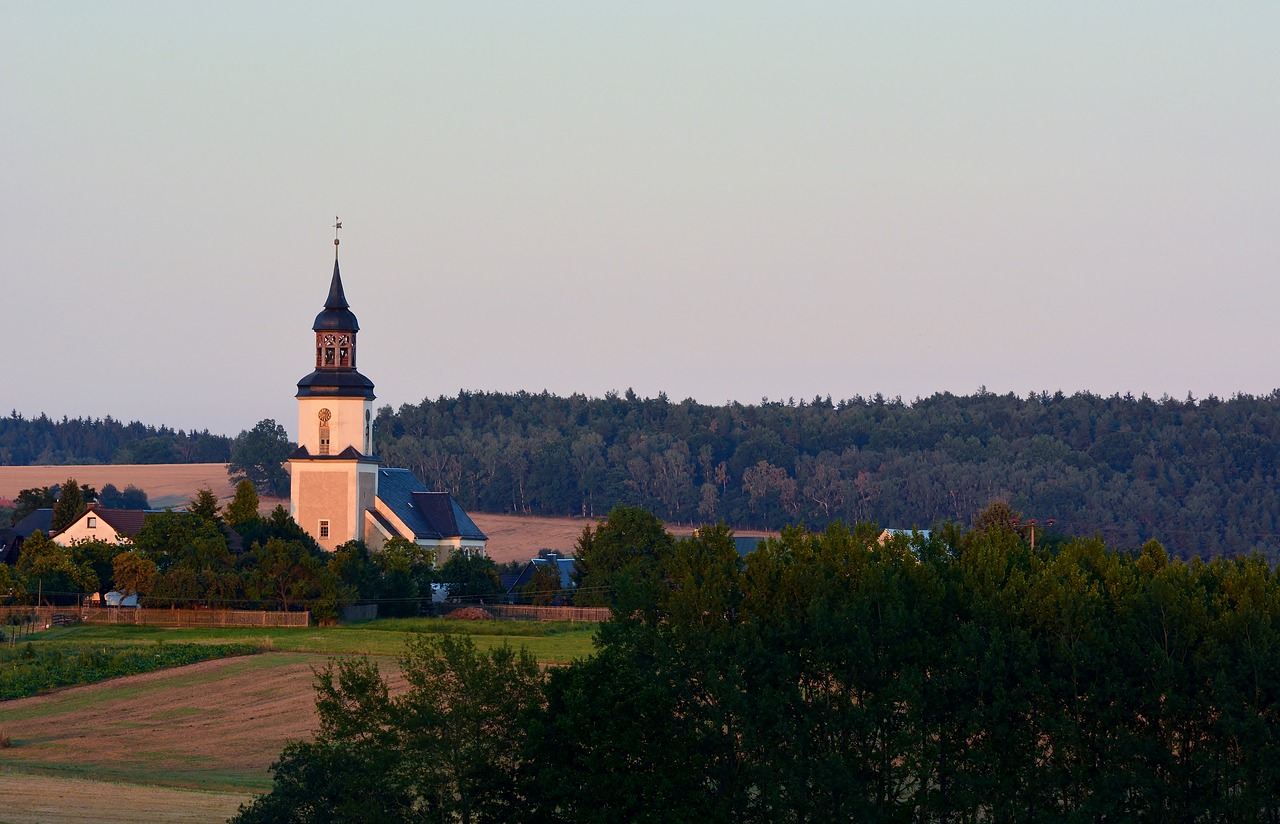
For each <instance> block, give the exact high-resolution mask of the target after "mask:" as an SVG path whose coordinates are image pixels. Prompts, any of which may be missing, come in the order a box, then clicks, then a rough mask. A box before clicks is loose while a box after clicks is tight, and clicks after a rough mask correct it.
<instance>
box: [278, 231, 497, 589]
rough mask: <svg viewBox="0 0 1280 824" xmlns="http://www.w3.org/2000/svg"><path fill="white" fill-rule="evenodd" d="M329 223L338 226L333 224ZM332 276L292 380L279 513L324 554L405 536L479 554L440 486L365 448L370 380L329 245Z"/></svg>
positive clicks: (438, 551) (474, 534)
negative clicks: (300, 370)
mask: <svg viewBox="0 0 1280 824" xmlns="http://www.w3.org/2000/svg"><path fill="white" fill-rule="evenodd" d="M338 226H341V224H340V223H339V224H338ZM333 245H334V255H333V279H332V280H331V281H330V283H329V296H328V298H327V299H326V300H325V302H324V309H323V310H321V312H320V314H318V315H316V321H315V324H314V325H312V327H311V328H312V330H313V331H314V332H315V336H316V338H315V340H316V363H315V370H314V371H312V372H311V373H310V374H309V375H307V376H306V377H304V378H303V379H302V380H300V381H298V394H297V395H296V397H297V399H298V448H297V449H296V450H295V451H294V452H293V454H292V455H290V456H289V476H290V495H289V511H290V514H291V515H293V519H294V520H295V521H297V522H298V524H299V525H300V526H301V527H302V528H303V529H304V530H306V531H307V532H308V533H309V534H310V535H311V537H313V538H315V539H316V541H317V542H319V544H320V546H322V547H324V548H325V549H326V550H329V551H333V550H334V549H335V548H336V547H338V546H339V545H340V544H344V543H346V542H347V541H350V540H362V541H364V542H365V543H366V544H367V545H368V546H369V548H370V549H371V550H377V549H380V548H381V547H382V546H383V545H384V544H385V543H386V542H387V540H388V539H390V538H406V539H408V540H410V541H413V542H414V543H416V544H418V545H419V546H422V547H425V548H428V549H432V550H434V551H435V559H436V564H437V565H439V564H443V563H444V562H445V561H446V560H447V559H448V558H449V556H450V555H452V554H453V553H455V552H462V553H465V554H479V555H484V548H485V544H486V542H487V541H488V538H487V537H486V536H485V534H484V533H483V532H481V531H480V528H479V527H477V526H476V524H475V522H474V521H472V520H471V518H470V517H469V516H468V515H467V513H466V512H464V511H463V510H462V507H461V506H459V505H458V502H457V501H455V500H454V499H453V496H452V495H450V494H449V493H447V492H432V491H430V490H428V489H427V488H426V486H424V485H423V484H422V482H421V481H419V480H418V478H417V477H416V476H415V475H414V474H413V473H412V472H410V471H409V470H407V469H392V468H389V467H384V466H382V465H381V464H380V463H379V461H378V458H377V457H376V456H375V455H374V454H373V401H374V394H373V381H371V380H369V379H368V378H366V377H365V376H364V375H362V374H360V372H359V371H358V370H357V369H356V352H357V346H356V335H357V333H358V332H359V331H360V324H359V323H357V322H356V316H355V314H354V313H353V312H352V311H351V306H350V304H348V303H347V297H346V294H345V292H344V291H343V288H342V275H341V273H340V272H339V270H338V241H337V239H335V240H334V241H333Z"/></svg>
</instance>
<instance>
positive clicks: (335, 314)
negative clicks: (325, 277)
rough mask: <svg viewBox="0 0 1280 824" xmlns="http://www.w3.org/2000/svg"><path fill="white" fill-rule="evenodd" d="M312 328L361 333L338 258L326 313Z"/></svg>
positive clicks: (330, 286)
mask: <svg viewBox="0 0 1280 824" xmlns="http://www.w3.org/2000/svg"><path fill="white" fill-rule="evenodd" d="M311 328H312V329H314V330H315V331H317V332H320V331H324V330H333V331H341V332H351V333H352V334H353V335H354V334H355V333H356V332H359V331H360V323H359V322H358V321H357V320H356V316H355V314H354V313H353V312H352V311H351V304H349V303H347V294H346V292H345V291H343V289H342V273H341V272H340V271H338V259H337V258H334V260H333V280H331V281H330V282H329V297H328V298H326V299H325V302H324V311H322V312H321V313H320V314H318V315H316V322H315V324H313V325H312V327H311ZM352 365H353V366H354V365H355V364H354V363H353V364H352Z"/></svg>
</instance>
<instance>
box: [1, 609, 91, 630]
mask: <svg viewBox="0 0 1280 824" xmlns="http://www.w3.org/2000/svg"><path fill="white" fill-rule="evenodd" d="M79 620H80V608H79V607H0V625H4V626H8V625H10V624H13V625H17V624H34V625H36V626H38V627H40V628H41V629H43V628H45V627H52V626H65V625H67V624H74V623H76V622H77V621H79Z"/></svg>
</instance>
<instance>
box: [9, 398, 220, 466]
mask: <svg viewBox="0 0 1280 824" xmlns="http://www.w3.org/2000/svg"><path fill="white" fill-rule="evenodd" d="M230 454H231V439H230V438H227V437H224V436H222V435H213V434H210V433H209V431H208V430H204V431H201V432H195V431H191V432H185V431H183V430H181V429H179V430H173V429H170V428H168V427H166V426H161V427H155V426H147V425H145V424H141V423H138V422H137V421H133V422H131V423H123V422H121V421H117V420H115V419H114V418H112V417H110V416H108V417H106V418H67V417H65V416H64V417H63V418H62V420H60V421H59V420H54V419H52V418H49V417H48V416H46V415H40V416H38V417H35V418H25V417H23V416H22V415H19V414H18V413H17V411H13V412H11V413H10V414H9V417H7V418H0V465H4V466H30V465H35V464H42V465H43V464H47V465H57V464H110V463H116V464H166V463H226V461H227V460H228V458H229V456H230Z"/></svg>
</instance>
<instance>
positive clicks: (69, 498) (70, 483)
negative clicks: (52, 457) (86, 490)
mask: <svg viewBox="0 0 1280 824" xmlns="http://www.w3.org/2000/svg"><path fill="white" fill-rule="evenodd" d="M84 509H85V507H84V497H83V496H82V495H81V493H80V484H78V483H76V479H75V478H67V480H66V482H65V483H63V484H62V489H61V490H60V491H59V492H58V502H57V503H56V504H54V505H53V523H52V524H50V527H51V528H52V529H53V531H54V532H57V531H59V530H62V529H66V528H67V527H69V526H71V525H72V524H73V523H75V521H76V518H79V517H80V515H81V514H83V512H84Z"/></svg>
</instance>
